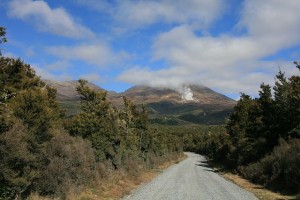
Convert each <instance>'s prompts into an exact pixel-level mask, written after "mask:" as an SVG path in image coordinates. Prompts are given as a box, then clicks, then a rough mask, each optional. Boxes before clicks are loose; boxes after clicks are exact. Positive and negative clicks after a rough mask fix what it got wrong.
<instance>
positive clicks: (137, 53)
mask: <svg viewBox="0 0 300 200" xmlns="http://www.w3.org/2000/svg"><path fill="white" fill-rule="evenodd" d="M299 10H300V1H299V0H267V1H262V0H244V1H243V0H64V1H59V0H39V1H35V0H0V26H3V27H5V28H6V31H7V39H8V42H7V43H5V44H4V45H1V47H0V48H1V52H2V54H3V55H4V56H9V57H15V58H21V59H22V60H23V61H24V62H26V63H28V64H30V65H31V66H32V67H33V68H34V69H35V71H36V72H37V74H38V75H39V76H41V78H43V79H51V80H58V81H65V80H78V79H80V78H83V79H86V80H89V81H91V82H93V83H95V84H97V85H99V86H101V87H103V88H104V89H107V90H114V91H117V92H122V91H124V90H126V89H128V88H129V87H131V86H133V85H149V86H154V87H168V88H173V89H178V88H182V87H186V85H189V84H196V85H204V86H207V87H210V88H212V89H213V90H215V91H217V92H220V93H222V94H225V95H227V96H229V97H231V98H233V99H237V98H238V97H239V96H240V92H244V93H247V94H249V95H251V96H254V97H255V96H257V94H258V90H259V85H260V84H261V83H262V82H264V83H266V84H271V85H273V83H274V76H275V75H276V74H277V73H278V71H279V70H282V71H285V72H286V75H287V76H290V75H292V74H296V73H298V70H297V69H296V67H295V66H294V64H293V61H299V60H300V59H299V58H300V37H299V33H300V12H299Z"/></svg>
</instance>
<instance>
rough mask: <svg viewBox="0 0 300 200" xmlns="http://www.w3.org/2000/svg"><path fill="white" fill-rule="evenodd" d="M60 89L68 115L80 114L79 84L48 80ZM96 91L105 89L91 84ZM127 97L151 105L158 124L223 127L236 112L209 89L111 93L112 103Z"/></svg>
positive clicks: (137, 89)
mask: <svg viewBox="0 0 300 200" xmlns="http://www.w3.org/2000/svg"><path fill="white" fill-rule="evenodd" d="M45 82H46V83H47V84H48V85H49V86H51V87H53V88H55V89H56V90H57V98H58V100H59V101H60V102H61V105H62V107H63V108H64V109H65V110H66V112H67V114H68V115H72V114H74V113H76V111H77V110H78V104H79V101H80V98H79V96H78V94H77V92H76V86H77V81H66V82H57V81H49V80H46V81H45ZM89 87H91V88H92V89H94V90H102V91H103V90H104V89H103V88H101V87H99V86H97V85H95V84H92V83H89ZM123 96H125V97H127V98H129V99H130V100H131V101H133V102H134V103H135V104H137V105H141V104H145V105H147V108H148V111H149V114H150V118H151V119H152V121H153V122H155V123H162V124H178V123H198V124H223V123H224V120H225V118H226V117H228V116H229V114H230V112H231V111H232V108H233V106H234V105H235V101H234V100H232V99H230V98H228V97H226V96H224V95H222V94H219V93H217V92H215V91H213V90H211V89H209V88H208V87H205V86H196V85H190V86H184V87H182V88H180V89H178V90H174V89H169V88H153V87H148V86H135V87H132V88H129V89H128V90H126V91H124V92H122V93H116V92H113V91H107V97H108V99H109V101H111V102H112V104H113V105H114V106H116V107H122V105H123V99H122V97H123Z"/></svg>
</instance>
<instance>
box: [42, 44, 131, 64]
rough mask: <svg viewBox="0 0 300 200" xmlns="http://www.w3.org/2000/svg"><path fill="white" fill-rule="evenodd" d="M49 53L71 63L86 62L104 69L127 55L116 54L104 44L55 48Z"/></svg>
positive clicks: (49, 49) (50, 49)
mask: <svg viewBox="0 0 300 200" xmlns="http://www.w3.org/2000/svg"><path fill="white" fill-rule="evenodd" d="M47 51H48V52H49V53H50V54H52V55H54V56H57V57H59V58H62V59H64V60H70V61H72V60H73V61H84V62H86V63H89V64H92V65H96V66H100V67H104V66H105V65H108V64H112V63H116V62H119V61H120V60H122V59H123V58H125V57H126V54H124V53H120V54H116V53H114V52H113V51H112V50H111V49H110V48H109V47H108V46H107V45H104V44H97V45H96V44H81V45H77V46H53V47H49V48H47Z"/></svg>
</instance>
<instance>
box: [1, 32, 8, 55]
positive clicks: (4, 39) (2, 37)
mask: <svg viewBox="0 0 300 200" xmlns="http://www.w3.org/2000/svg"><path fill="white" fill-rule="evenodd" d="M5 35H6V30H5V28H4V27H2V26H0V44H2V43H5V42H7V39H6V37H5ZM1 55H2V53H1V50H0V56H1Z"/></svg>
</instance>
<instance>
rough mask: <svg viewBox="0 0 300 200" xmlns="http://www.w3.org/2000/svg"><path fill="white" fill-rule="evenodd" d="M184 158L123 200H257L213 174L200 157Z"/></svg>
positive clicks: (192, 154) (250, 194)
mask: <svg viewBox="0 0 300 200" xmlns="http://www.w3.org/2000/svg"><path fill="white" fill-rule="evenodd" d="M186 155H187V156H188V158H187V159H185V160H184V161H182V162H180V163H179V164H175V165H173V166H171V167H169V168H168V169H167V170H165V171H164V173H162V174H160V175H159V176H158V177H156V178H155V179H154V180H153V181H151V182H150V183H148V184H147V185H142V186H141V187H139V188H138V189H136V190H134V191H133V192H132V194H131V195H128V196H126V197H124V198H123V200H148V199H149V200H156V199H159V200H175V199H185V200H193V199H195V200H196V199H197V200H201V199H203V200H209V199H222V200H226V199H228V200H234V199H237V200H243V199H247V200H248V199H250V200H252V199H257V198H256V197H255V196H254V195H253V194H252V193H250V192H247V191H246V190H244V189H242V188H240V187H239V186H237V185H235V184H234V183H232V182H230V181H227V180H225V179H224V178H223V177H221V176H220V175H218V174H217V173H215V172H214V171H213V170H212V169H211V168H209V167H208V165H207V163H206V159H205V158H204V157H203V156H201V155H198V154H194V153H186Z"/></svg>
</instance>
